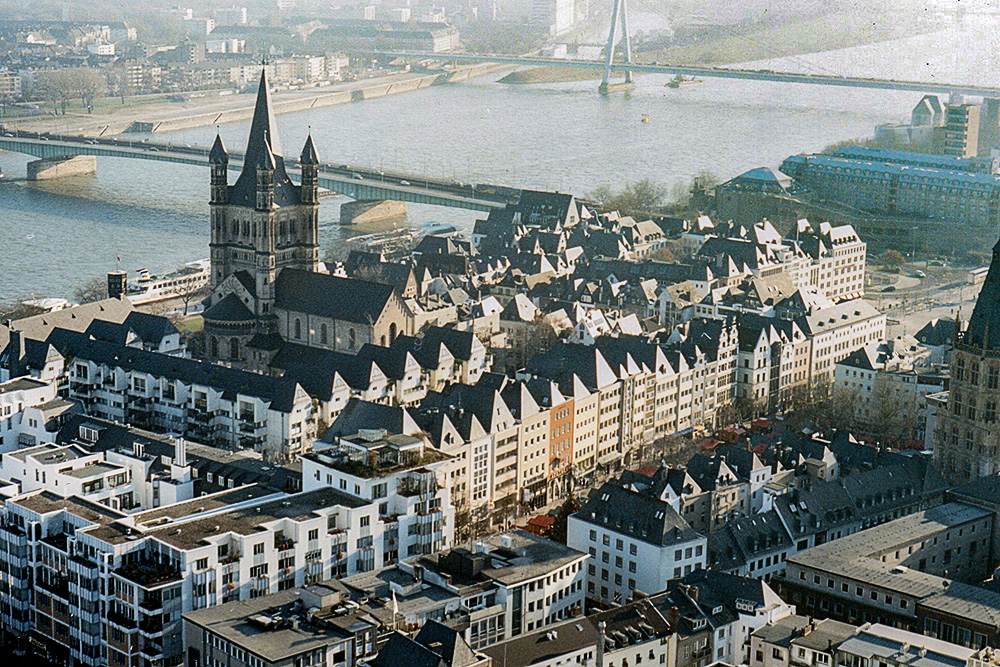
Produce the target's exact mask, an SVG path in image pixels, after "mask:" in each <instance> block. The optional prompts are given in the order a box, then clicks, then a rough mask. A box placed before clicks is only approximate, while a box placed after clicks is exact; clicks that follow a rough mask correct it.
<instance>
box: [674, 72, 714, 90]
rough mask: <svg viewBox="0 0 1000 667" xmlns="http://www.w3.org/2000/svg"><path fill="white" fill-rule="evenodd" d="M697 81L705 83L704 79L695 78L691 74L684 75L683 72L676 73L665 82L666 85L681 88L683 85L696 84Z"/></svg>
mask: <svg viewBox="0 0 1000 667" xmlns="http://www.w3.org/2000/svg"><path fill="white" fill-rule="evenodd" d="M699 83H705V80H704V79H696V78H694V77H693V76H689V77H685V76H684V75H683V74H678V75H677V76H675V77H674V78H673V79H671V80H670V81H668V82H667V83H666V87H667V88H681V87H683V86H697V85H698V84H699Z"/></svg>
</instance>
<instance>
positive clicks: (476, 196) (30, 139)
mask: <svg viewBox="0 0 1000 667" xmlns="http://www.w3.org/2000/svg"><path fill="white" fill-rule="evenodd" d="M0 150H5V151H11V152H15V153H24V154H27V155H32V156H34V157H37V158H41V159H49V160H59V159H70V158H74V157H77V156H84V155H86V156H95V157H112V158H125V159H138V160H155V161H158V162H175V163H178V164H189V165H196V166H201V167H207V166H208V153H209V149H208V148H204V147H201V146H188V145H184V144H173V143H154V142H149V141H129V140H127V139H120V138H117V137H101V138H94V137H84V136H76V135H67V136H55V135H48V134H39V133H34V132H24V131H12V130H9V129H7V130H4V131H3V132H2V133H0ZM285 161H286V164H287V165H288V167H289V171H291V172H292V173H295V172H297V171H298V170H297V161H295V160H290V159H288V158H286V159H285ZM242 165H243V155H242V153H230V154H229V166H230V168H232V169H235V170H239V169H240V168H241V167H242ZM319 184H320V187H322V188H325V189H327V190H332V191H334V192H336V193H338V194H341V195H344V196H346V197H350V198H351V199H358V200H393V201H402V202H408V203H413V204H433V205H436V206H448V207H452V208H462V209H469V210H473V211H490V210H492V209H494V208H502V207H503V206H505V205H507V204H508V203H511V202H514V201H517V199H518V197H519V196H520V194H521V191H520V190H518V189H516V188H509V187H504V186H497V185H486V184H466V183H460V182H457V181H449V180H442V179H435V178H428V177H425V176H421V175H416V174H406V173H401V172H389V171H376V170H372V169H370V168H362V167H356V166H351V165H347V164H340V165H335V164H330V163H324V164H322V165H320V172H319Z"/></svg>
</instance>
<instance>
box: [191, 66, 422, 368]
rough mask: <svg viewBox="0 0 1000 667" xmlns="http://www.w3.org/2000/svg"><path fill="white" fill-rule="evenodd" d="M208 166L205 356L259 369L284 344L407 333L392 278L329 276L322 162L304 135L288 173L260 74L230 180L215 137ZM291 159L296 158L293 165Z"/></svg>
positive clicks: (339, 345) (328, 343) (348, 341)
mask: <svg viewBox="0 0 1000 667" xmlns="http://www.w3.org/2000/svg"><path fill="white" fill-rule="evenodd" d="M209 163H210V165H211V199H210V202H209V203H210V207H211V227H212V234H211V242H210V246H209V247H210V250H211V282H210V287H211V293H210V295H209V297H208V299H207V300H206V304H205V306H206V308H205V312H204V320H205V341H206V347H207V350H206V351H207V354H208V357H209V358H210V359H212V360H215V361H222V362H226V363H230V364H232V365H236V366H245V367H254V368H258V369H265V368H266V367H267V366H268V365H269V363H270V360H271V359H272V358H273V356H274V355H275V354H276V353H277V352H278V350H279V349H280V348H281V347H282V345H283V344H284V343H285V342H288V343H294V344H297V345H305V346H308V347H315V348H320V349H328V350H333V351H337V352H348V353H354V352H357V351H358V350H360V349H361V347H362V346H363V345H364V344H366V343H373V344H378V345H389V344H391V343H392V341H393V340H394V339H395V338H396V337H397V336H399V335H402V334H412V333H413V332H412V331H411V329H412V324H411V322H412V318H411V316H410V315H409V313H408V311H407V309H406V306H405V304H404V303H403V301H402V299H401V298H400V296H399V295H398V294H397V293H396V292H395V290H394V289H393V288H392V287H391V286H389V285H381V284H377V283H370V282H365V281H361V280H353V279H349V278H342V277H338V276H333V275H330V274H328V273H325V272H323V271H322V265H321V263H320V260H319V168H320V165H319V159H318V157H317V155H316V146H315V145H314V144H313V138H312V135H311V134H310V135H309V137H308V138H307V139H306V142H305V146H304V147H303V148H302V153H301V154H300V156H299V159H298V167H299V169H300V170H301V174H302V177H301V182H300V184H298V185H296V184H295V183H294V182H293V181H292V179H291V178H290V177H289V175H288V172H287V170H286V164H285V157H284V154H283V152H282V148H281V142H280V140H279V138H278V130H277V124H276V122H275V114H274V109H273V107H272V104H271V93H270V91H269V90H268V84H267V74H266V72H265V71H261V76H260V86H259V88H258V90H257V100H256V104H255V107H254V113H253V121H252V122H251V124H250V137H249V139H248V141H247V148H246V153H245V155H244V160H243V168H242V170H241V172H240V175H239V177H238V178H237V179H236V182H235V183H234V184H232V185H230V184H229V153H228V152H227V151H226V147H225V146H224V145H223V142H222V137H221V136H219V135H217V136H216V138H215V143H214V145H213V146H212V150H211V153H210V154H209ZM293 166H294V165H293Z"/></svg>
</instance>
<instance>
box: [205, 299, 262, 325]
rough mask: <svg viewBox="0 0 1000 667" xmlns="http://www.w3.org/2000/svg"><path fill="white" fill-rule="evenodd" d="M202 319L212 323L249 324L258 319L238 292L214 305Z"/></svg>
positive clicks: (206, 311) (206, 310)
mask: <svg viewBox="0 0 1000 667" xmlns="http://www.w3.org/2000/svg"><path fill="white" fill-rule="evenodd" d="M202 317H204V318H205V319H206V320H208V321H210V322H249V321H251V320H255V319H256V317H255V316H254V314H253V311H251V310H250V309H249V308H248V307H247V306H246V304H244V303H243V302H242V301H241V300H240V297H239V296H238V295H237V294H236V292H230V293H229V294H227V295H226V296H224V297H222V299H220V300H219V301H217V302H215V303H213V304H212V305H211V306H209V307H208V308H207V309H205V312H204V313H202Z"/></svg>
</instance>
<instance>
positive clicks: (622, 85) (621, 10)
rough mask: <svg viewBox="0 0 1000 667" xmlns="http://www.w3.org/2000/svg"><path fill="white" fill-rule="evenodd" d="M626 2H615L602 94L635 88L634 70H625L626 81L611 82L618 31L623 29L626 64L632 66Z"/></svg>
mask: <svg viewBox="0 0 1000 667" xmlns="http://www.w3.org/2000/svg"><path fill="white" fill-rule="evenodd" d="M626 7H627V1H626V0H615V5H614V8H613V9H612V10H611V30H610V32H609V33H608V44H607V46H606V47H605V51H606V53H605V54H604V77H603V78H602V79H601V87H600V91H601V94H602V95H604V94H607V93H611V92H615V91H619V90H629V89H631V88H632V87H634V85H635V84H633V83H632V70H629V69H626V70H625V81H624V82H618V83H612V82H611V65H612V64H613V63H614V61H615V48H616V47H617V45H618V30H619V26H620V28H621V39H622V46H624V47H625V62H626V63H627V64H629V65H631V64H632V42H631V40H629V36H628V12H627V9H626Z"/></svg>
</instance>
